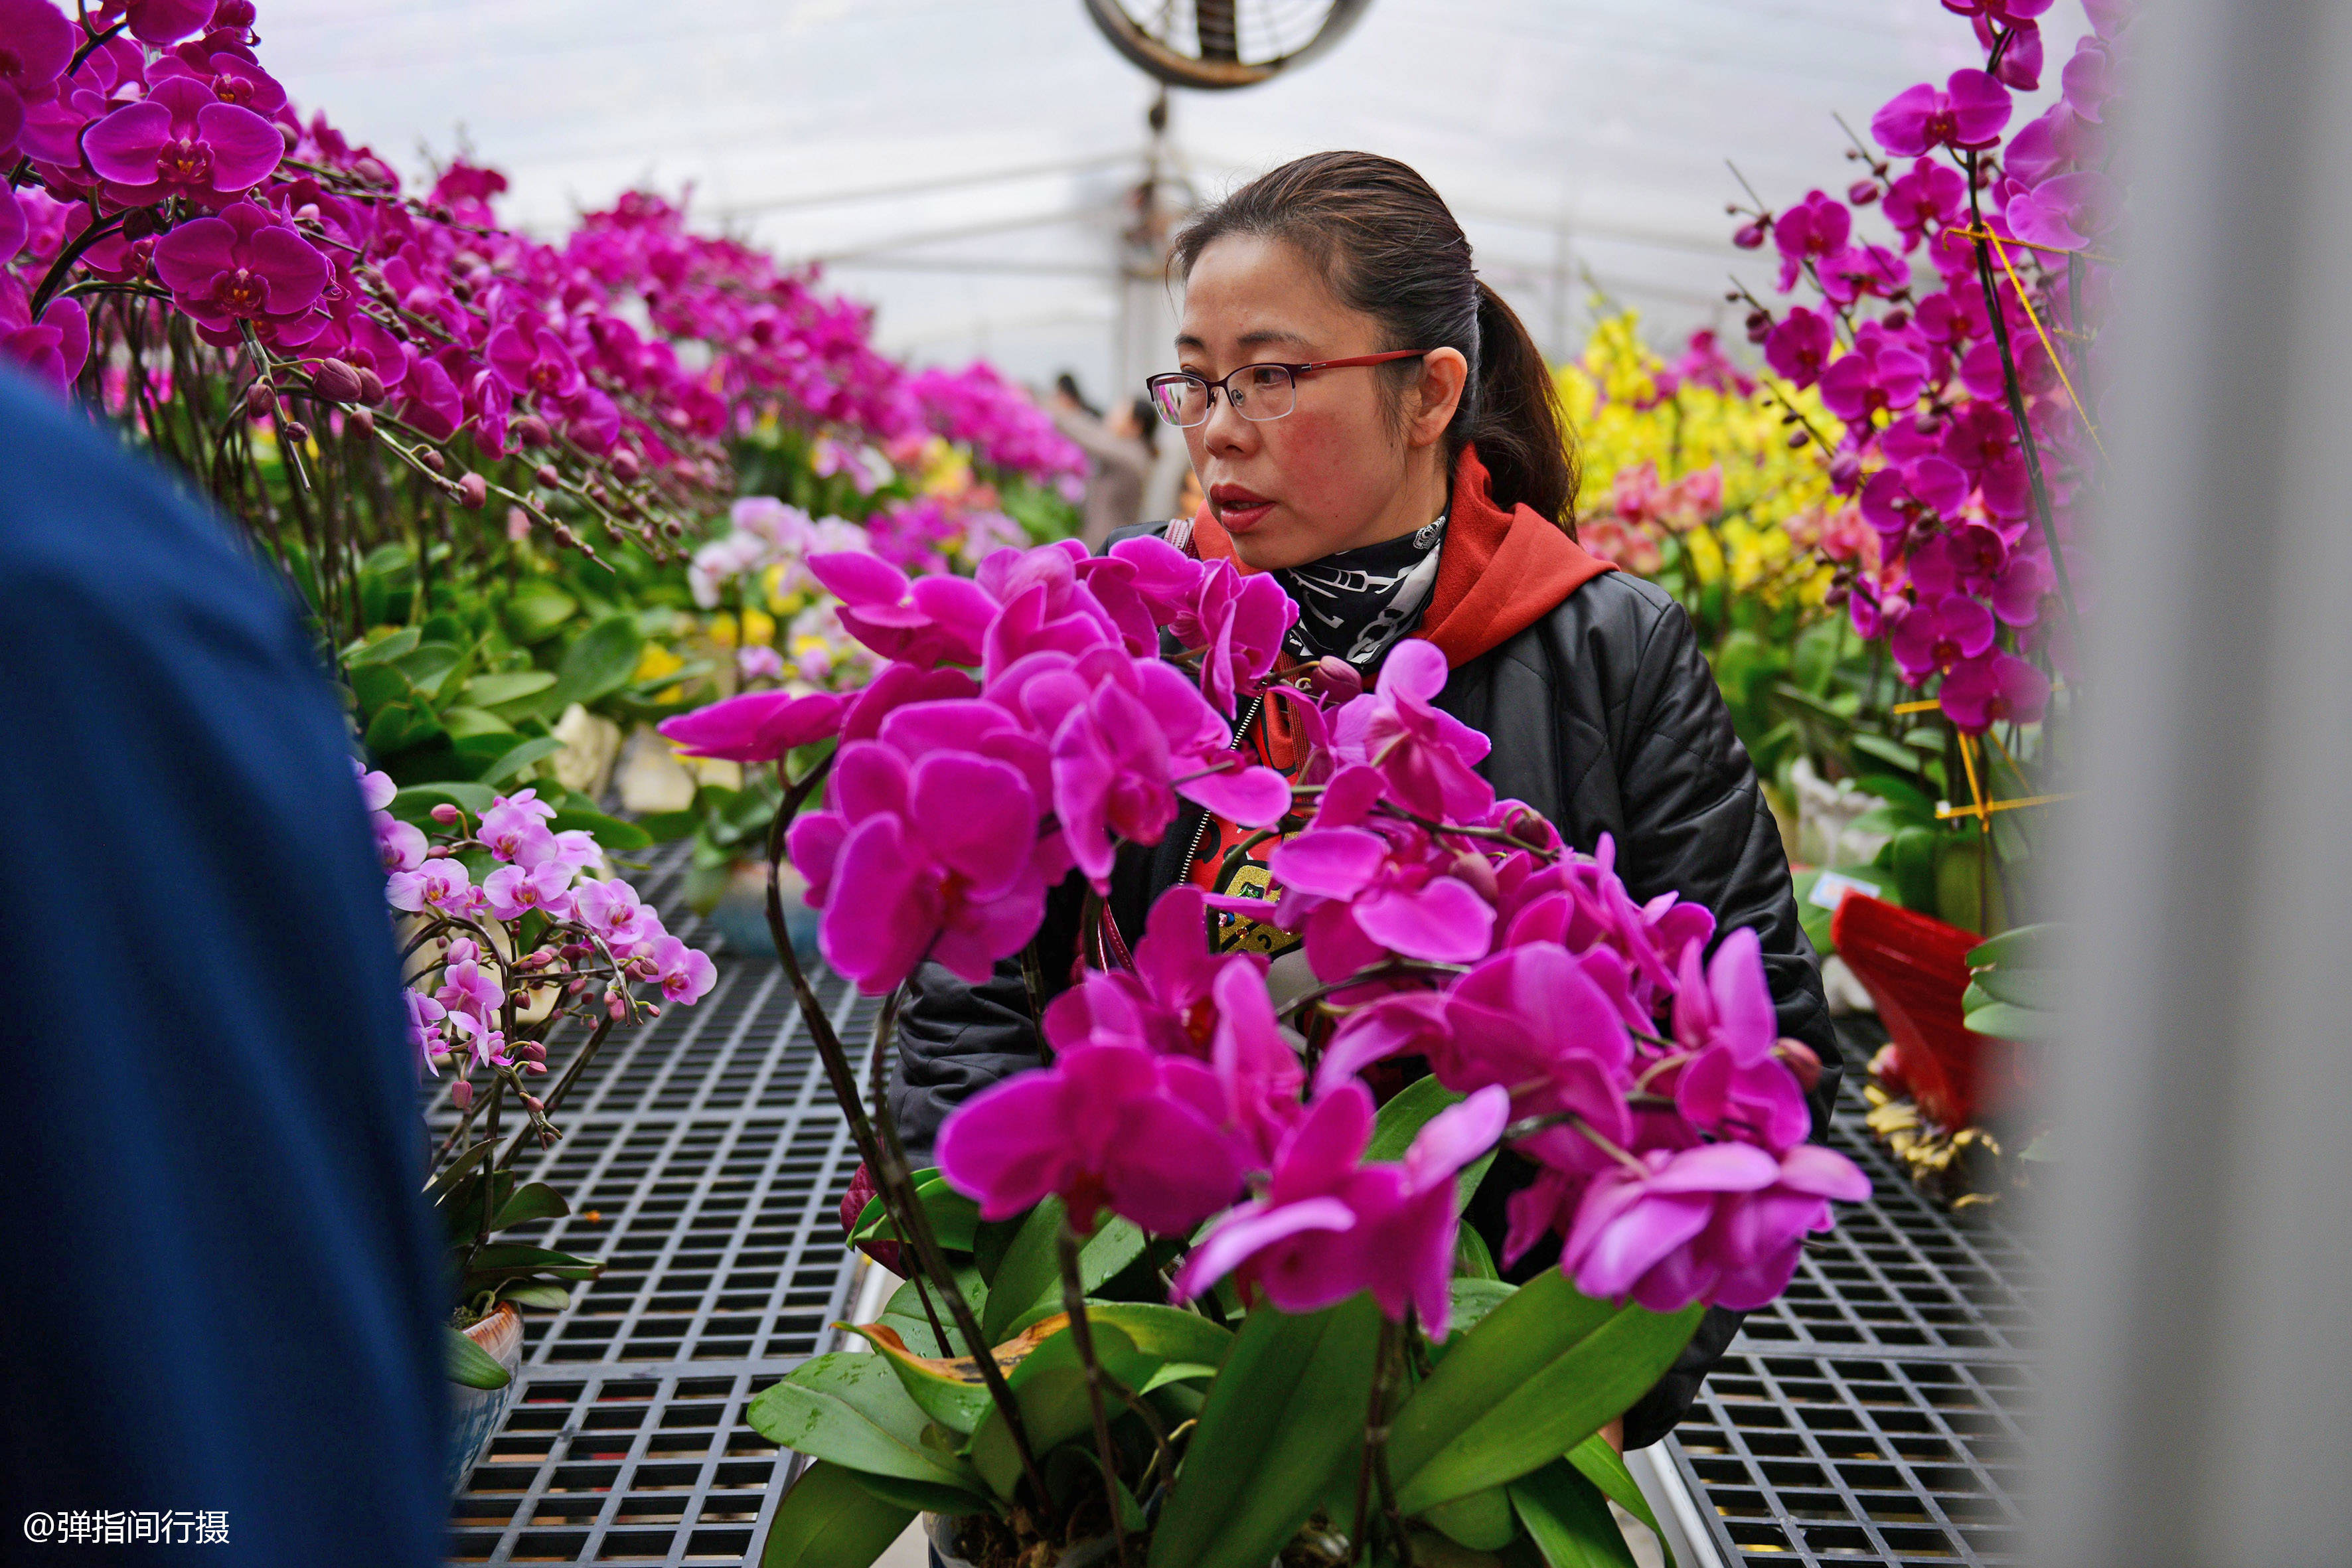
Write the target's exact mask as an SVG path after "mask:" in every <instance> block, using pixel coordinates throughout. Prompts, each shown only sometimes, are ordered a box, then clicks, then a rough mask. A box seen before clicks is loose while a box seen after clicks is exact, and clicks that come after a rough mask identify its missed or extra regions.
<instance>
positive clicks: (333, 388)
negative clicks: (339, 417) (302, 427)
mask: <svg viewBox="0 0 2352 1568" xmlns="http://www.w3.org/2000/svg"><path fill="white" fill-rule="evenodd" d="M310 385H311V388H312V389H313V390H314V391H316V392H317V393H318V395H320V396H321V397H323V398H325V399H326V400H327V401H328V402H330V403H356V402H358V401H359V395H360V393H361V392H362V390H363V387H362V384H361V382H360V373H359V372H358V371H356V370H353V369H352V367H351V366H350V365H348V364H345V363H343V362H342V361H341V360H339V359H322V360H320V362H319V363H317V364H315V365H313V366H312V367H311V369H310Z"/></svg>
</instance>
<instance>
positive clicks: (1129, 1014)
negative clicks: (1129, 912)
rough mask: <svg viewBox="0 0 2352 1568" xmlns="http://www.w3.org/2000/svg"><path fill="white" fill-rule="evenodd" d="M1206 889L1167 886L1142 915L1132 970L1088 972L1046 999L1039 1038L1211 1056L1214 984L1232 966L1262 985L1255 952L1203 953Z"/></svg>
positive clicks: (1068, 1046) (1064, 1046)
mask: <svg viewBox="0 0 2352 1568" xmlns="http://www.w3.org/2000/svg"><path fill="white" fill-rule="evenodd" d="M1206 900H1207V895H1206V894H1204V893H1203V892H1202V890H1201V889H1199V888H1197V887H1193V886H1192V885H1190V884H1185V885H1182V886H1179V887H1174V888H1171V889H1168V890H1167V891H1166V892H1164V893H1162V894H1160V897H1159V898H1158V899H1156V900H1153V902H1152V905H1151V911H1150V914H1149V915H1148V916H1146V917H1145V921H1144V928H1143V940H1142V941H1141V942H1138V943H1136V944H1135V953H1134V958H1135V968H1134V969H1133V970H1132V971H1124V970H1114V971H1110V972H1104V971H1100V970H1089V971H1088V972H1087V973H1086V974H1085V975H1084V976H1083V977H1082V978H1081V979H1080V980H1079V981H1078V983H1077V984H1075V985H1073V986H1071V987H1070V988H1069V989H1068V990H1066V991H1065V992H1063V993H1062V994H1060V995H1058V996H1056V997H1055V998H1054V1000H1053V1001H1052V1002H1050V1003H1048V1004H1047V1005H1046V1007H1045V1038H1046V1040H1047V1041H1048V1042H1050V1043H1051V1044H1052V1046H1053V1047H1054V1049H1055V1051H1057V1052H1058V1051H1068V1050H1074V1049H1076V1048H1077V1047H1079V1046H1082V1045H1085V1044H1087V1043H1088V1042H1099V1041H1105V1040H1119V1041H1124V1042H1126V1043H1129V1044H1132V1045H1140V1046H1147V1047H1150V1048H1151V1049H1152V1050H1155V1051H1158V1052H1159V1053H1160V1054H1161V1055H1162V1056H1188V1057H1192V1058H1196V1059H1198V1060H1201V1061H1207V1060H1209V1059H1210V1056H1211V1053H1212V1049H1213V1043H1214V1041H1215V1039H1216V1037H1217V1030H1218V1015H1217V1003H1216V997H1215V988H1216V984H1217V982H1218V979H1219V977H1220V976H1222V975H1223V974H1224V973H1225V972H1226V971H1228V970H1231V969H1241V970H1244V971H1246V972H1247V973H1249V974H1250V975H1252V976H1253V977H1255V978H1256V979H1257V981H1258V983H1260V984H1263V977H1264V975H1265V967H1266V962H1265V959H1264V958H1263V957H1261V956H1260V955H1258V954H1256V953H1242V952H1236V953H1227V954H1223V955H1219V954H1217V953H1213V952H1210V951H1209V944H1208V942H1207V940H1206V931H1207V929H1208V928H1207V924H1206V920H1207V914H1208V908H1207V901H1206Z"/></svg>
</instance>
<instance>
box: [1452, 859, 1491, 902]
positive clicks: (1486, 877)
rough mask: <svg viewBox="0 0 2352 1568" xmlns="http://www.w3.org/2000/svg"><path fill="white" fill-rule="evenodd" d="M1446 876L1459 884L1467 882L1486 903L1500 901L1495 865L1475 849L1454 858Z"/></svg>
mask: <svg viewBox="0 0 2352 1568" xmlns="http://www.w3.org/2000/svg"><path fill="white" fill-rule="evenodd" d="M1446 871H1447V874H1448V875H1449V876H1451V877H1453V878H1454V880H1456V881H1459V882H1467V883H1469V884H1470V887H1471V889H1472V890H1473V891H1475V893H1476V894H1477V895H1478V896H1479V897H1480V898H1482V899H1484V900H1486V901H1487V902H1488V903H1490V904H1491V903H1496V902H1498V901H1500V900H1501V899H1502V897H1503V889H1502V886H1501V884H1499V883H1497V882H1496V880H1495V863H1494V862H1493V861H1491V860H1489V859H1487V858H1486V857H1485V856H1484V855H1481V854H1479V853H1478V851H1476V850H1475V849H1465V850H1464V851H1462V853H1461V854H1459V855H1456V856H1455V857H1454V864H1453V865H1452V866H1450V867H1448V868H1446Z"/></svg>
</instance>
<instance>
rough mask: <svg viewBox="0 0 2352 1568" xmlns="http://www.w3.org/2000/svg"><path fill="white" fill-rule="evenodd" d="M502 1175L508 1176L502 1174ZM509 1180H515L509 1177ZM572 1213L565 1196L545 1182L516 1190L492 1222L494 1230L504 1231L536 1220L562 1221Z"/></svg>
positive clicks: (526, 1184)
mask: <svg viewBox="0 0 2352 1568" xmlns="http://www.w3.org/2000/svg"><path fill="white" fill-rule="evenodd" d="M500 1174H502V1175H503V1174H507V1173H504V1172H501V1173H500ZM508 1179H509V1181H511V1180H512V1179H513V1178H512V1177H511V1176H510V1175H509V1176H508ZM571 1212H572V1205H570V1204H568V1203H565V1202H564V1201H563V1194H561V1193H559V1192H557V1191H556V1190H555V1189H554V1188H553V1187H551V1186H549V1185H548V1184H546V1183H545V1182H528V1183H525V1184H523V1185H521V1186H520V1187H517V1188H515V1189H514V1194H513V1195H512V1196H511V1197H509V1198H508V1199H507V1200H506V1201H505V1202H504V1203H503V1204H501V1205H499V1211H498V1214H497V1215H496V1216H494V1217H493V1218H492V1219H491V1221H490V1228H491V1229H492V1230H504V1229H506V1228H507V1227H508V1226H514V1225H529V1224H530V1222H531V1221H532V1220H535V1219H562V1217H563V1216H564V1215H568V1214H570V1213H571Z"/></svg>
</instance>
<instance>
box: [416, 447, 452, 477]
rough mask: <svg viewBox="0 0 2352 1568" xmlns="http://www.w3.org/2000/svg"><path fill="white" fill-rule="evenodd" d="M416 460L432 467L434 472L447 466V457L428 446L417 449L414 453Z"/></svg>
mask: <svg viewBox="0 0 2352 1568" xmlns="http://www.w3.org/2000/svg"><path fill="white" fill-rule="evenodd" d="M416 460H417V461H418V462H420V463H422V464H424V465H425V467H426V468H430V469H432V470H433V471H434V472H435V473H436V474H437V473H439V472H441V470H443V469H444V468H447V467H448V466H449V459H448V458H445V457H443V456H442V455H441V454H440V453H438V452H436V451H435V450H434V449H433V448H432V447H424V448H422V449H421V450H419V451H418V452H417V454H416Z"/></svg>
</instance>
